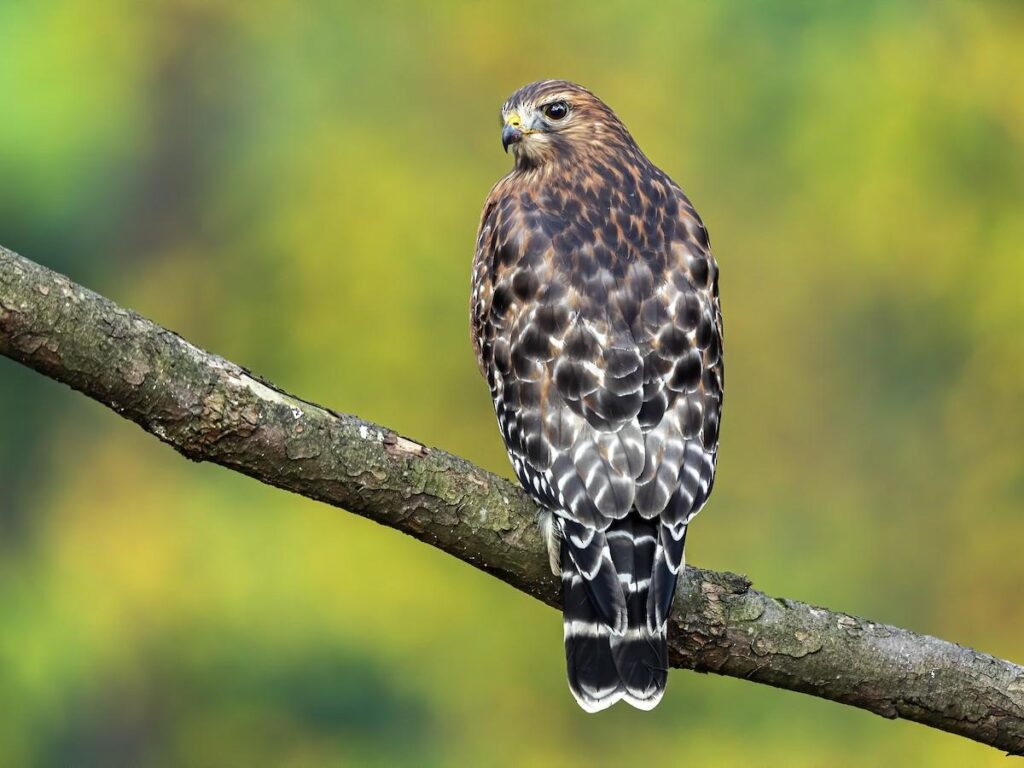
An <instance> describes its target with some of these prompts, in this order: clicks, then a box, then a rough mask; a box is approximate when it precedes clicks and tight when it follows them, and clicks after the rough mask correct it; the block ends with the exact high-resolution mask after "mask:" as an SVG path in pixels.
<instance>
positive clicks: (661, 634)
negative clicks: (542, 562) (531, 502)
mask: <svg viewBox="0 0 1024 768" xmlns="http://www.w3.org/2000/svg"><path fill="white" fill-rule="evenodd" d="M658 526H659V524H658V522H657V521H656V520H655V521H650V520H644V519H643V518H641V517H640V516H639V515H629V516H627V517H626V518H624V519H623V520H618V521H615V522H614V523H613V524H612V526H611V527H610V528H609V529H608V530H607V531H606V532H605V533H604V534H602V533H600V532H597V533H596V534H595V538H597V537H601V538H603V539H604V542H603V546H602V549H603V550H604V552H603V553H602V558H603V559H604V558H606V559H607V562H608V563H609V564H610V566H611V570H612V573H613V575H614V577H615V582H614V585H615V587H616V589H617V590H618V593H619V595H621V596H622V599H623V602H624V611H623V615H624V617H625V626H624V628H623V630H622V631H621V632H613V631H612V628H611V627H610V626H609V625H610V622H608V621H606V620H605V612H604V611H603V610H601V609H599V608H598V606H600V605H602V604H603V605H609V604H613V603H614V602H615V598H614V597H611V598H609V596H608V595H607V594H603V593H602V590H605V589H607V588H608V582H607V579H600V580H598V579H595V580H592V581H591V580H587V579H584V578H582V577H581V575H580V573H579V559H578V557H577V556H576V552H575V550H576V549H577V548H578V547H577V544H578V543H579V542H580V541H582V540H583V539H581V538H580V537H577V539H576V542H575V543H573V542H572V541H571V539H570V538H569V537H568V536H566V537H565V540H564V541H563V544H562V550H561V568H562V597H563V611H564V625H565V655H566V663H567V670H568V677H569V688H570V689H571V690H572V693H573V696H575V698H576V701H577V702H578V703H579V705H580V706H581V707H582V708H583V709H584V710H586V711H587V712H598V711H600V710H602V709H606V708H608V707H610V706H611V705H612V704H614V703H615V702H617V701H619V700H625V701H626V702H627V703H628V704H631V705H632V706H634V707H637V708H638V709H652V708H653V707H655V706H656V705H657V704H658V702H659V701H660V700H661V697H662V695H663V694H664V692H665V685H666V683H667V681H668V652H667V645H666V637H665V626H664V623H662V624H661V625H660V627H658V628H657V629H656V631H651V629H650V624H651V620H650V616H649V611H650V605H651V602H652V601H651V594H650V588H651V584H652V572H653V571H655V568H656V567H657V556H658V555H657V552H658V548H659V546H660V537H659V531H658ZM595 592H597V593H598V596H597V599H596V600H595V598H594V596H593V593H595ZM670 600H671V598H670Z"/></svg>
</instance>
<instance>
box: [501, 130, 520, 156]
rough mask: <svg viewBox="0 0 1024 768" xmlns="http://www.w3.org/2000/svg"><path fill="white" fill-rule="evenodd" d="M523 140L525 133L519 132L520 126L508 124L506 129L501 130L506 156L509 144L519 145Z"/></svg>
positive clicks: (502, 146)
mask: <svg viewBox="0 0 1024 768" xmlns="http://www.w3.org/2000/svg"><path fill="white" fill-rule="evenodd" d="M522 140H523V132H522V131H521V130H519V127H518V126H515V125H512V124H511V123H506V124H505V127H504V128H502V129H501V148H502V149H503V150H505V154H508V147H509V144H518V143H519V142H520V141H522Z"/></svg>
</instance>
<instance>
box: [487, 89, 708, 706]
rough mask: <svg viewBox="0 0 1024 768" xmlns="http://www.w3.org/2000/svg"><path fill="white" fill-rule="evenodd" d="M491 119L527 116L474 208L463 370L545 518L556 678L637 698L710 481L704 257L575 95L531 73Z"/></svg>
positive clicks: (670, 198) (662, 658)
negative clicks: (559, 106)
mask: <svg viewBox="0 0 1024 768" xmlns="http://www.w3.org/2000/svg"><path fill="white" fill-rule="evenodd" d="M554 102H562V103H564V104H566V105H567V108H568V109H567V111H568V115H567V116H565V117H564V118H562V119H561V121H560V122H557V123H556V122H554V121H552V120H548V119H547V118H545V117H544V115H545V114H546V113H545V111H544V110H545V105H549V104H551V103H554ZM513 116H514V118H515V120H514V121H512V117H513ZM503 117H505V119H506V121H512V122H515V121H518V122H517V123H516V124H517V125H518V124H521V125H526V124H529V125H531V126H533V128H531V129H530V132H529V135H524V136H523V137H522V138H521V140H520V141H518V143H516V144H514V145H513V149H514V152H515V155H516V166H515V168H514V169H513V170H512V171H511V172H510V173H509V174H508V175H507V176H505V177H504V178H503V179H502V180H501V181H499V182H498V183H497V184H496V185H495V187H494V188H493V189H492V190H491V193H490V195H489V196H488V198H487V201H486V203H485V205H484V211H483V215H482V218H481V223H480V229H479V233H478V236H477V247H476V256H475V259H474V263H473V290H472V298H471V306H470V315H471V331H472V338H473V345H474V349H475V351H476V356H477V362H478V364H479V366H480V370H481V372H482V373H483V375H484V377H485V378H486V379H487V382H488V386H489V387H490V390H491V396H492V399H493V401H494V409H495V414H496V415H497V420H498V426H499V429H500V431H501V435H502V438H503V440H504V442H505V446H506V448H507V450H508V454H509V458H510V460H511V462H512V465H513V468H514V470H515V473H516V475H517V477H518V478H519V481H520V482H521V483H522V485H523V487H524V488H526V489H527V491H529V492H530V493H531V494H532V495H533V496H534V498H535V499H536V500H537V501H538V502H539V503H540V504H541V505H543V506H544V507H546V508H547V509H549V510H550V511H551V513H552V516H553V517H552V524H551V525H550V530H551V536H550V541H552V542H553V544H552V546H553V547H555V548H557V552H554V553H553V555H552V563H553V564H554V563H558V565H559V568H560V570H561V577H562V584H563V602H564V607H563V610H564V616H565V644H566V658H567V665H568V673H569V682H570V688H571V689H572V691H573V693H574V695H575V696H576V698H577V700H578V701H579V702H580V704H581V706H583V707H584V709H587V710H588V711H595V710H597V709H603V708H604V707H606V706H609V705H610V704H611V703H614V701H618V700H620V699H624V700H626V701H627V702H629V703H631V704H633V705H634V706H637V707H640V708H650V707H652V706H654V705H655V704H656V703H657V701H658V700H660V698H661V695H662V692H663V691H664V687H665V682H666V669H667V656H666V648H665V631H666V621H667V619H668V615H669V610H670V607H671V603H672V598H673V595H674V593H675V585H676V579H677V576H678V574H679V572H680V570H681V569H682V564H683V557H684V547H685V541H686V530H687V525H688V524H689V523H690V521H691V520H692V519H693V517H694V516H695V515H696V514H697V513H698V512H699V511H700V509H701V508H702V507H703V505H704V504H705V502H706V501H707V498H708V496H709V495H710V493H711V489H712V486H713V483H714V477H715V465H716V458H717V452H718V427H719V421H720V417H721V407H722V394H723V386H724V382H723V363H722V316H721V311H720V307H719V300H718V266H717V264H716V263H715V260H714V259H713V258H712V256H711V252H710V242H709V240H708V235H707V231H706V229H705V228H704V225H703V223H702V222H701V220H700V217H699V216H698V215H697V212H696V210H695V209H694V208H693V205H692V204H691V203H690V201H689V200H688V199H687V197H686V196H685V195H684V194H683V192H682V190H681V189H680V188H679V187H678V186H677V185H676V184H675V183H674V182H673V181H672V180H671V179H670V178H669V177H668V176H667V175H666V174H665V173H664V172H662V171H661V170H660V169H658V168H657V167H656V166H654V165H653V164H652V163H651V162H650V161H649V160H648V159H647V158H646V156H644V154H643V153H642V152H641V151H640V149H639V148H638V147H637V145H636V143H635V142H634V141H633V139H632V137H631V136H630V135H629V133H628V131H627V130H626V129H625V127H624V126H623V125H622V123H621V122H620V121H619V120H618V118H617V117H616V116H615V114H614V113H613V112H612V111H611V110H610V109H609V108H608V107H607V106H606V105H605V104H603V103H602V102H601V101H600V100H599V99H597V98H596V97H595V96H593V94H591V93H590V92H589V91H587V90H585V89H583V88H581V87H580V86H577V85H573V84H571V83H567V82H564V81H542V82H540V83H533V84H531V85H528V86H526V87H524V88H523V89H520V90H519V91H517V92H516V93H515V94H513V96H512V97H511V98H510V99H509V101H508V102H506V104H505V107H504V108H503ZM510 124H511V123H510Z"/></svg>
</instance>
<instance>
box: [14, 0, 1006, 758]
mask: <svg viewBox="0 0 1024 768" xmlns="http://www.w3.org/2000/svg"><path fill="white" fill-rule="evenodd" d="M1022 39H1024V6H1022V5H1021V4H1020V3H1019V2H1011V1H1007V2H944V1H939V2H892V1H891V0H886V1H884V2H882V1H880V2H866V1H865V2H857V3H838V2H837V3H831V2H829V3H806V2H788V3H787V2H776V3H751V2H746V1H745V0H728V1H727V2H714V3H704V2H699V3H698V2H693V3H687V4H679V5H675V4H672V3H662V4H656V5H655V4H651V5H648V6H646V7H640V6H636V5H635V4H633V3H625V2H610V3H600V4H598V3H573V2H566V3H541V2H533V1H532V0H519V2H515V3H507V2H503V3H493V4H492V3H465V4H456V3H449V2H432V3H429V4H427V3H424V4H422V5H414V4H412V3H397V2H381V3H374V4H367V3H362V2H358V3H357V2H352V3H343V2H292V1H287V2H286V1H285V0H279V1H277V2H263V3H243V2H238V3H211V2H202V1H200V0H161V1H159V2H146V3H139V2H136V0H121V1H120V2H109V1H106V0H103V1H101V0H48V1H47V2H35V1H34V0H4V2H2V3H0V104H2V117H0V242H2V243H3V244H4V245H6V246H8V247H10V248H13V249H15V250H17V251H19V252H21V253H23V254H24V255H26V256H28V257H29V258H32V259H34V260H37V261H40V262H42V263H44V264H46V265H48V266H51V267H53V268H55V269H58V270H60V271H63V272H65V273H67V274H68V275H70V276H71V277H73V278H74V279H75V280H77V281H79V282H82V283H84V284H86V285H87V286H90V287H92V288H94V289H95V290H98V291H99V292H101V293H104V294H106V295H108V296H110V297H111V298H113V299H115V300H117V301H118V302H120V303H122V304H126V305H129V306H131V307H133V308H135V309H137V310H139V311H140V312H142V313H143V314H145V315H147V316H148V317H151V318H153V319H154V320H156V321H157V322H160V323H162V324H164V325H166V326H169V327H171V328H173V329H175V330H177V331H179V332H180V333H182V334H183V335H184V336H186V337H187V338H189V339H190V340H192V341H193V342H195V343H197V344H199V345H202V346H204V347H207V348H209V349H211V350H214V351H216V352H218V353H220V354H222V355H224V356H226V357H228V358H230V359H233V360H235V361H237V362H239V363H242V364H244V365H246V366H248V367H250V368H252V369H254V370H256V371H257V372H259V373H261V374H263V375H265V376H267V377H268V378H270V379H272V380H273V381H275V382H277V383H278V384H280V385H281V386H283V387H285V388H287V389H289V390H291V391H294V392H297V393H300V394H301V395H303V396H305V397H307V398H309V399H312V400H315V401H318V402H322V403H324V404H327V405H330V406H332V407H334V408H336V409H338V410H345V411H350V412H354V413H357V414H360V415H361V416H364V417H366V418H370V419H373V420H376V421H379V422H381V423H384V424H387V425H389V426H391V427H394V428H396V429H398V430H399V431H401V432H402V433H404V434H408V435H410V436H414V437H416V438H418V439H421V440H424V441H426V442H428V443H430V444H434V445H438V446H442V447H444V448H446V449H448V450H450V451H454V452H456V453H459V454H462V455H463V456H466V457H468V458H470V459H472V460H473V461H475V462H477V463H479V464H482V465H483V466H485V467H488V468H490V469H492V470H494V471H497V472H499V473H502V474H504V475H506V476H510V472H509V468H508V466H507V464H506V459H505V456H504V453H503V451H502V448H501V445H500V442H499V438H498V432H497V429H496V427H495V424H494V419H493V413H492V411H491V406H490V402H489V399H488V396H487V393H486V388H485V386H484V384H483V382H482V381H481V380H480V379H479V377H478V374H477V372H476V370H475V364H474V360H473V356H472V353H471V350H470V345H469V341H468V335H467V334H468V331H467V296H468V290H469V265H470V260H471V256H472V246H473V239H474V233H475V229H476V226H477V222H478V216H479V211H480V207H481V204H482V201H483V199H484V196H485V195H486V193H487V191H488V189H489V187H490V185H491V184H492V183H493V182H494V181H495V180H496V179H497V178H498V177H499V176H500V175H501V174H503V173H504V172H505V171H506V170H507V168H508V165H509V160H508V158H507V157H505V156H504V155H503V154H502V153H501V150H500V146H499V131H498V117H497V113H498V107H499V105H500V104H501V102H502V101H503V100H504V98H505V97H506V96H507V95H508V94H509V93H510V92H511V91H512V90H514V89H515V88H516V87H518V86H519V85H521V84H523V83H525V82H527V81H530V80H534V79H538V78H542V77H566V78H570V79H574V80H577V81H580V82H582V83H584V84H586V85H588V86H589V87H591V88H592V89H593V90H595V91H596V92H597V93H598V94H599V95H601V96H602V97H604V98H605V99H606V100H607V101H608V102H609V103H611V104H612V105H613V106H614V107H615V108H616V110H617V111H618V112H619V114H620V115H621V116H622V118H623V119H624V120H625V122H626V123H627V124H628V125H629V126H630V128H631V129H632V131H633V133H634V134H635V136H636V137H637V139H638V141H639V142H640V144H641V145H642V146H643V147H644V149H645V150H646V151H647V153H648V154H649V155H650V156H651V157H652V158H653V159H654V160H655V162H657V163H658V164H659V165H660V166H661V167H663V168H664V169H665V170H667V171H668V172H669V173H670V174H671V175H672V176H673V177H675V178H676V179H677V180H678V181H679V182H680V183H681V184H682V185H683V187H684V188H685V189H686V190H687V192H688V193H689V195H690V196H691V198H692V199H693V200H694V201H695V203H696V204H697V206H698V208H699V210H700V211H701V213H702V215H703V217H704V219H705V221H706V223H707V224H708V227H709V228H710V231H711V233H712V240H713V244H714V250H715V253H716V255H717V257H718V259H719V262H720V264H721V274H722V276H721V290H722V294H723V307H724V312H725V318H726V349H727V356H726V360H727V367H728V375H727V382H728V390H727V397H726V411H725V418H724V426H723V431H722V444H721V455H720V472H719V479H718V483H717V485H716V493H715V495H714V496H713V498H712V501H711V503H710V505H709V507H708V509H707V510H706V511H705V512H704V514H703V515H702V516H701V518H700V519H699V521H698V523H697V524H696V526H695V528H694V530H693V532H692V535H691V537H690V546H689V560H690V561H691V562H695V563H697V564H700V565H703V566H707V567H713V568H718V569H729V570H734V571H740V572H744V573H747V574H749V575H750V576H751V577H752V578H753V579H754V580H755V583H756V584H757V585H758V586H759V587H760V588H762V589H765V590H768V591H770V592H771V593H773V594H779V595H785V596H788V597H794V598H799V599H802V600H806V601H811V602H814V603H818V604H822V605H827V606H830V607H834V608H837V609H843V610H846V611H848V612H851V613H856V614H862V615H866V616H869V617H871V618H873V619H875V620H879V621H885V622H891V623H896V624H899V625H902V626H906V627H909V628H911V629H914V630H917V631H921V632H927V633H932V634H937V635H940V636H943V637H946V638H949V639H952V640H956V641H959V642H961V643H964V644H969V645H972V646H975V647H977V648H979V649H982V650H985V651H988V652H991V653H994V654H997V655H999V656H1003V657H1008V658H1010V659H1013V660H1016V661H1024V603H1022V601H1021V599H1020V598H1021V587H1022V583H1024V557H1022V554H1021V553H1022V551H1024V516H1022V514H1021V513H1022V510H1024V469H1022V463H1024V459H1022V443H1024V408H1022V404H1024V342H1022V331H1024V253H1022V243H1024V96H1022V94H1024V78H1022V73H1024V46H1022V45H1021V40H1022ZM0 711H2V712H3V713H4V714H3V717H2V718H0V754H2V759H0V762H2V763H3V764H4V765H11V766H17V765H29V764H39V765H62V766H63V765H80V766H88V765H97V766H109V765H118V764H130V765H141V766H172V765H210V766H212V765H218V766H219V765H224V766H242V765H246V766H248V765H291V766H307V765H309V766H312V765H389V764H394V763H399V762H409V763H414V764H417V765H467V764H468V765H473V764H476V765H546V764H557V765H560V766H593V765H601V764H611V765H626V764H644V765H668V764H676V763H682V764H690V765H786V766H826V765H827V766H842V765H864V764H910V765H925V764H927V765H942V764H948V765H965V764H966V765H985V764H991V765H1002V764H1003V760H1004V758H1002V757H1001V756H1000V755H999V754H998V753H997V752H996V751H995V750H991V749H988V748H985V747H981V746H977V745H974V744H971V743H969V742H967V741H964V740H962V739H959V738H956V737H953V736H949V735H946V734H942V733H939V732H936V731H931V730H929V729H926V728H923V727H921V726H918V725H914V724H910V723H904V722H889V721H885V720H883V719H881V718H878V717H875V716H873V715H870V714H866V713H864V712H860V711H855V710H852V709H849V708H845V707H841V706H839V705H836V704H832V703H828V702H823V701H819V700H815V699H811V698H808V697H804V696H801V695H798V694H795V693H790V692H783V691H777V690H774V689H770V688H765V687H760V686H757V685H753V684H750V683H747V682H743V681H737V680H732V679H722V678H718V677H715V676H706V675H697V674H693V673H687V672H678V671H677V672H675V673H673V675H672V676H671V682H670V687H669V694H668V696H666V698H665V700H664V702H663V704H662V705H661V706H660V707H659V708H658V709H657V710H656V711H654V712H652V713H650V714H645V713H639V712H635V711H632V710H628V709H625V708H617V709H615V710H613V711H611V712H609V713H605V714H602V715H599V716H586V715H584V714H583V713H581V712H580V711H579V710H578V709H577V708H576V706H575V704H574V703H573V702H572V699H571V698H570V696H569V694H568V692H567V691H566V687H565V682H564V673H563V658H562V643H561V622H560V620H559V619H558V617H557V615H556V614H555V612H553V611H551V610H550V609H547V608H545V607H543V606H541V605H540V604H538V603H537V602H535V601H533V600H530V599H528V598H526V597H524V596H522V595H520V594H518V593H516V592H514V591H513V590H512V589H510V588H508V587H506V586H504V585H502V584H500V583H498V582H497V581H494V580H492V579H491V578H489V577H487V576H485V575H483V574H481V573H479V572H477V571H475V570H473V569H471V568H469V567H468V566H466V565H463V564H461V563H458V562H456V561H454V560H452V559H450V558H448V557H447V556H445V555H443V554H440V553H439V552H436V551H434V550H432V549H431V548H429V547H427V546H424V545H422V544H419V543H416V542H414V541H412V540H411V539H407V538H405V537H403V536H402V535H400V534H397V533H395V532H393V531H390V530H386V529H384V528H380V527H377V526H375V525H374V524H371V523H368V522H366V521H364V520H362V519H359V518H356V517H354V516H349V515H346V514H344V513H342V512H340V511H338V510H334V509H330V508H327V507H324V506H320V505H317V504H314V503H313V502H310V501H306V500H304V499H301V498H297V497H294V496H291V495H288V494H286V493H283V492H280V491H277V490H274V489H271V488H268V487H264V486H261V485H259V484H257V483H255V482H253V481H251V480H248V479H245V478H242V477H238V476H234V475H232V474H230V473H228V472H227V471H224V470H220V469H218V468H215V467H210V466H200V465H193V464H190V463H187V462H185V461H183V460H181V459H180V458H178V457H177V456H176V455H175V454H174V453H173V452H172V451H170V450H169V449H168V448H166V447H164V446H162V445H160V444H159V443H157V441H155V440H153V439H152V438H151V437H148V436H146V435H144V434H143V433H142V432H141V431H140V430H138V429H137V428H136V427H135V426H133V425H131V424H128V423H127V422H123V421H121V420H119V419H117V418H116V417H114V416H113V415H112V414H110V413H108V412H106V411H105V410H104V409H102V408H101V407H100V406H98V405H96V404H94V403H91V402H89V401H87V400H86V399H85V398H83V397H81V396H79V395H77V394H73V393H71V392H70V391H68V390H67V389H65V388H63V387H61V386H59V385H57V384H54V383H53V382H50V381H48V380H45V379H43V378H42V377H40V376H38V375H36V374H34V373H31V372H29V371H27V370H24V369H21V368H19V367H18V366H17V365H15V364H14V363H12V362H10V361H8V360H4V359H0Z"/></svg>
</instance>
